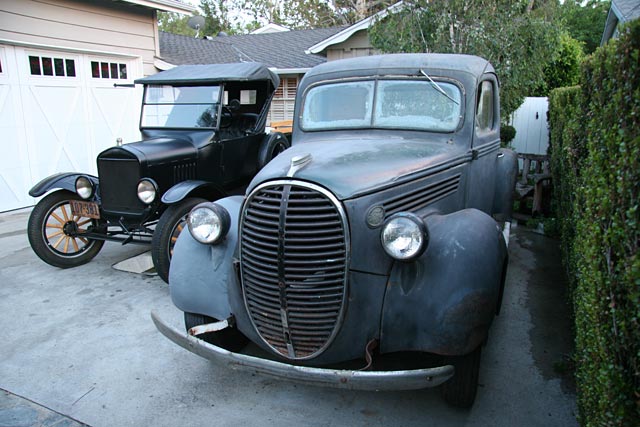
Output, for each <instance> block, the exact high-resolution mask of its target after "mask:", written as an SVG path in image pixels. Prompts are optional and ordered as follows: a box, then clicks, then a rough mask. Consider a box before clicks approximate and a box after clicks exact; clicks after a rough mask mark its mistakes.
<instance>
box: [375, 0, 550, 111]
mask: <svg viewBox="0 0 640 427" xmlns="http://www.w3.org/2000/svg"><path fill="white" fill-rule="evenodd" d="M556 6H557V4H556V2H555V1H535V0H475V1H474V0H441V1H437V2H434V1H427V0H415V1H410V2H405V7H404V8H403V9H402V10H400V11H399V12H397V13H393V14H391V15H389V16H388V17H386V18H385V19H383V20H382V21H380V22H378V23H376V24H375V25H374V26H373V28H371V29H370V30H369V36H370V39H371V42H372V44H373V46H374V47H376V48H378V49H380V50H382V51H383V52H441V53H466V54H475V55H478V56H481V57H484V58H486V59H488V60H489V61H490V62H491V63H492V64H493V66H494V67H495V68H496V71H497V73H498V76H499V78H500V81H501V110H502V111H501V113H502V117H504V118H506V117H508V116H509V115H510V114H511V113H512V112H513V111H515V110H516V109H517V108H518V107H519V106H520V104H522V102H523V100H524V97H525V96H528V95H531V94H533V93H534V91H535V90H536V88H539V87H540V85H541V84H543V82H544V78H543V77H544V72H543V71H544V67H545V65H546V64H547V62H548V60H549V58H551V57H552V54H553V52H555V51H556V46H557V45H558V42H559V35H560V32H559V29H558V26H557V25H556V24H555V19H554V18H555V16H556Z"/></svg>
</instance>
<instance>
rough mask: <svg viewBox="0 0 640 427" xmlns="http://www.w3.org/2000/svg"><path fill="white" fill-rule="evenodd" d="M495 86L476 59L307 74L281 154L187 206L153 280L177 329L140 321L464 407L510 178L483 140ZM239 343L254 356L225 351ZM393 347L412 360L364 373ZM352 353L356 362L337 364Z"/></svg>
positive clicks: (500, 260)
mask: <svg viewBox="0 0 640 427" xmlns="http://www.w3.org/2000/svg"><path fill="white" fill-rule="evenodd" d="M498 92H499V85H498V79H497V77H496V74H495V71H494V69H493V67H492V66H491V64H490V63H489V62H487V61H486V60H484V59H482V58H479V57H475V56H466V55H444V54H397V55H382V56H371V57H363V58H356V59H346V60H340V61H334V62H328V63H325V64H322V65H319V66H317V67H315V68H313V69H312V70H311V71H309V72H308V73H307V74H306V75H305V77H304V78H303V80H302V81H301V83H300V87H299V88H298V98H297V99H296V107H295V117H294V123H293V142H294V143H293V146H292V148H290V149H289V150H287V151H285V152H283V153H282V154H280V155H279V156H278V157H276V158H275V159H274V160H272V161H271V162H270V163H269V164H268V165H267V166H265V167H264V168H263V169H262V170H261V171H260V172H259V173H258V174H257V175H256V177H255V178H254V179H253V181H252V182H251V184H250V185H249V187H248V189H247V192H246V194H245V195H244V196H235V197H228V198H224V199H220V200H218V201H216V202H215V203H202V204H200V205H198V206H196V207H195V208H194V209H193V210H192V211H191V213H190V214H189V216H188V221H187V222H188V227H189V231H190V233H183V234H182V235H181V236H180V238H179V240H178V242H177V244H176V247H175V253H174V258H173V261H172V264H171V270H170V277H169V281H170V290H171V298H172V300H173V302H174V304H175V305H176V306H177V307H178V308H179V309H180V310H181V311H183V312H184V317H185V325H186V330H187V331H188V333H184V332H181V331H179V330H177V329H175V328H173V327H171V326H169V325H168V324H167V323H165V322H164V321H163V320H162V319H160V317H159V316H158V314H157V313H155V312H154V313H152V317H153V320H154V322H155V323H156V326H157V328H158V329H159V330H160V332H162V333H163V334H164V335H166V336H167V337H168V338H170V339H171V340H173V341H175V342H176V343H177V344H179V345H181V346H183V347H185V348H187V349H188V350H190V351H192V352H194V353H196V354H198V355H200V356H203V357H205V358H209V359H211V360H214V361H216V362H218V363H221V364H228V365H231V366H232V367H235V368H246V369H248V370H251V371H253V372H260V373H263V374H266V375H271V376H275V377H279V378H284V379H288V380H292V381H299V382H304V383H309V384H318V385H327V386H334V387H345V388H352V389H371V390H391V389H417V388H424V387H433V386H438V385H441V389H442V393H443V396H444V398H445V400H446V401H447V402H449V403H450V404H452V405H456V406H461V407H470V406H471V405H472V404H473V402H474V399H475V395H476V390H477V385H478V372H479V364H480V352H481V348H482V346H483V344H484V343H485V342H486V340H487V336H488V331H489V327H490V325H491V323H492V321H493V319H494V316H495V315H496V314H497V313H499V311H500V305H501V299H502V294H503V288H504V283H505V274H506V271H507V264H508V253H507V244H508V239H509V224H510V222H509V219H510V215H511V206H512V197H513V188H514V184H515V178H516V172H517V161H516V156H515V154H514V153H513V152H512V151H510V150H505V149H502V148H501V147H500V117H499V111H500V108H499V96H498ZM248 340H250V341H252V342H253V343H255V344H256V345H257V346H259V347H261V348H262V349H263V350H264V351H265V355H264V357H257V356H249V355H246V354H243V353H241V352H240V351H241V349H242V348H243V346H244V345H245V344H246V343H247V341H248ZM398 352H410V353H411V354H414V355H415V353H416V352H419V353H420V354H421V355H423V359H422V358H421V360H424V366H418V367H415V368H414V367H412V368H411V369H402V370H384V369H377V367H376V360H382V359H384V357H385V356H386V355H389V354H391V353H398ZM352 360H362V361H363V362H362V364H363V365H365V364H366V366H365V367H364V369H363V370H353V369H347V368H344V367H342V365H341V364H342V363H343V362H347V361H352ZM372 362H373V363H372ZM372 368H373V369H372Z"/></svg>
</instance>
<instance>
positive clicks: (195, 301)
mask: <svg viewBox="0 0 640 427" xmlns="http://www.w3.org/2000/svg"><path fill="white" fill-rule="evenodd" d="M216 204H218V205H220V206H222V207H224V208H225V209H226V210H227V211H228V212H229V215H230V216H231V218H232V219H235V218H239V217H240V206H241V204H242V197H241V196H232V197H227V198H225V199H221V200H218V201H216ZM233 222H234V221H233V220H232V225H231V227H230V228H229V232H228V234H227V237H226V238H225V239H224V240H223V241H222V242H220V243H219V244H217V245H205V244H202V243H200V242H198V241H196V240H195V239H194V238H193V237H192V236H191V233H189V232H188V231H186V232H184V233H180V237H178V241H177V242H176V245H175V247H174V250H173V256H172V258H171V265H170V267H169V284H170V286H169V290H170V292H171V299H172V300H173V303H174V304H175V305H176V307H178V308H179V309H180V310H182V311H184V312H186V313H197V314H204V315H206V316H210V317H213V318H215V319H218V320H220V319H226V318H228V317H229V315H230V313H231V312H232V311H231V306H230V304H229V287H230V286H233V284H235V286H238V283H237V282H238V280H237V276H236V274H235V270H234V266H233V255H234V251H235V249H236V245H237V242H238V227H237V224H235V223H233Z"/></svg>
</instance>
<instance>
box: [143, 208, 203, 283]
mask: <svg viewBox="0 0 640 427" xmlns="http://www.w3.org/2000/svg"><path fill="white" fill-rule="evenodd" d="M206 201H207V200H206V199H201V198H199V197H190V198H187V199H184V200H182V201H181V202H179V203H176V204H175V205H170V206H169V207H168V208H167V210H165V211H164V212H163V213H162V216H160V220H159V221H158V224H157V225H156V229H155V231H154V232H153V237H152V239H151V259H152V260H153V265H154V267H155V268H156V272H157V273H158V277H160V278H161V279H162V280H164V281H165V282H166V283H169V265H170V263H171V255H172V254H173V247H174V246H175V244H176V241H177V240H178V236H179V235H180V233H181V232H182V230H183V229H184V227H185V226H186V224H187V214H188V213H189V212H191V209H193V208H194V206H196V205H198V204H200V203H204V202H206Z"/></svg>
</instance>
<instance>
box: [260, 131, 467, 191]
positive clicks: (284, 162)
mask: <svg viewBox="0 0 640 427" xmlns="http://www.w3.org/2000/svg"><path fill="white" fill-rule="evenodd" d="M307 154H310V155H311V161H309V162H308V163H307V164H306V165H305V166H304V167H302V168H301V169H299V170H298V171H297V172H295V173H294V174H293V177H294V178H295V179H299V180H304V181H310V182H314V183H317V184H320V185H322V186H324V187H326V188H328V189H329V190H331V191H332V192H333V193H334V194H335V195H336V197H338V198H339V199H340V200H345V199H350V198H353V197H356V196H359V195H362V194H366V193H369V192H372V191H375V190H378V189H380V188H384V187H388V186H392V185H396V184H399V183H401V182H405V181H407V180H410V179H414V178H415V177H416V176H418V175H420V176H422V175H424V174H425V173H428V171H429V170H434V169H440V168H441V167H447V166H449V165H451V166H453V165H454V164H457V163H460V162H462V161H465V160H466V157H465V154H466V151H465V150H463V149H461V148H460V147H459V146H458V147H457V146H455V145H453V144H447V143H446V142H444V141H439V142H437V143H436V142H430V141H428V140H415V139H406V138H402V137H390V138H389V137H386V138H383V139H380V138H377V139H366V138H364V139H363V138H360V139H336V138H333V139H327V140H320V141H313V142H308V143H302V144H297V145H294V146H293V147H291V148H289V149H288V150H286V151H284V152H283V153H281V154H280V155H278V157H276V158H275V159H273V160H272V161H271V162H270V163H269V164H268V165H267V166H265V167H264V168H263V169H262V170H261V171H260V172H259V173H258V175H256V177H255V178H254V179H253V181H252V182H251V185H250V187H249V191H251V190H252V189H253V188H254V187H255V186H257V185H258V184H260V183H262V182H265V181H268V180H273V179H279V178H286V177H287V174H288V173H290V172H289V171H290V168H291V159H292V158H294V157H296V156H305V155H307Z"/></svg>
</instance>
